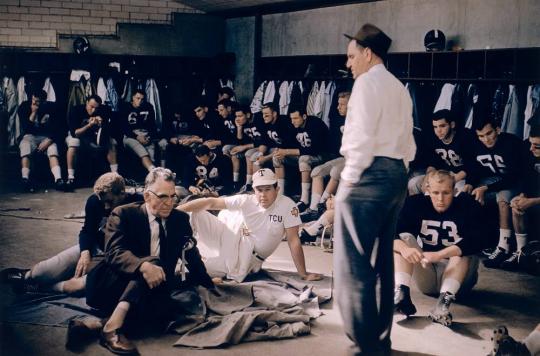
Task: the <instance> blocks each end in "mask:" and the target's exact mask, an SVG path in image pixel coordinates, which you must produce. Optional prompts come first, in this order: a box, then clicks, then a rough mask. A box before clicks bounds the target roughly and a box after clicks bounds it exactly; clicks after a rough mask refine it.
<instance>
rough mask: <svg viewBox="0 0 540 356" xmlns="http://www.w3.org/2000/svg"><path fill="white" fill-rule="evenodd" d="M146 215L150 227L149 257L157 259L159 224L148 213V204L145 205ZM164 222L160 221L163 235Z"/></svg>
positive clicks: (153, 216) (163, 220)
mask: <svg viewBox="0 0 540 356" xmlns="http://www.w3.org/2000/svg"><path fill="white" fill-rule="evenodd" d="M146 213H147V214H148V224H149V225H150V256H158V257H159V225H158V224H159V223H158V222H157V220H156V216H155V215H154V214H152V213H151V212H150V209H149V208H148V204H146ZM166 221H167V220H165V219H161V223H162V224H163V230H165V234H167V230H166V229H165V226H166Z"/></svg>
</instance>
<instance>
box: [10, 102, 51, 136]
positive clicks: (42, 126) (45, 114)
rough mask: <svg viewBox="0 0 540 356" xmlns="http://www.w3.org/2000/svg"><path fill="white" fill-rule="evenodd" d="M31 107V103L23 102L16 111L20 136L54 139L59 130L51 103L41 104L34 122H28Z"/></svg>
mask: <svg viewBox="0 0 540 356" xmlns="http://www.w3.org/2000/svg"><path fill="white" fill-rule="evenodd" d="M31 105H32V102H31V101H25V102H23V103H21V105H20V106H19V108H18V109H17V112H18V115H19V120H20V123H21V131H22V134H23V135H25V134H31V135H36V136H45V137H48V138H51V139H54V138H56V137H57V136H58V132H59V130H58V122H56V115H55V110H54V106H53V103H50V102H43V103H41V105H40V106H39V108H38V111H37V114H36V118H35V119H34V121H30V115H31V113H32V110H31Z"/></svg>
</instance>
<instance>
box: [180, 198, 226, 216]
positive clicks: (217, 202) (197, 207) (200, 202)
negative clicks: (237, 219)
mask: <svg viewBox="0 0 540 356" xmlns="http://www.w3.org/2000/svg"><path fill="white" fill-rule="evenodd" d="M226 208H227V206H226V205H225V200H224V199H223V198H202V199H197V200H192V201H190V202H187V203H185V204H182V205H179V206H178V207H177V208H176V209H178V210H180V211H184V212H186V213H189V212H194V211H201V210H223V209H226Z"/></svg>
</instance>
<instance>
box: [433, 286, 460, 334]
mask: <svg viewBox="0 0 540 356" xmlns="http://www.w3.org/2000/svg"><path fill="white" fill-rule="evenodd" d="M455 299H456V297H455V296H454V295H453V294H452V293H450V292H444V293H441V294H440V295H439V300H437V304H436V305H435V308H434V309H433V310H431V311H430V312H429V318H430V319H431V321H433V322H434V323H439V324H441V325H444V326H450V325H452V314H451V313H450V310H449V309H450V304H452V302H453V301H454V300H455Z"/></svg>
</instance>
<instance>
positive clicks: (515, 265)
mask: <svg viewBox="0 0 540 356" xmlns="http://www.w3.org/2000/svg"><path fill="white" fill-rule="evenodd" d="M524 258H525V254H524V253H523V252H522V251H521V250H518V251H515V252H514V253H512V254H511V255H510V257H508V258H507V259H506V260H504V261H502V263H501V268H502V269H506V270H509V271H518V270H521V269H523V268H524V263H523V261H524Z"/></svg>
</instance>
